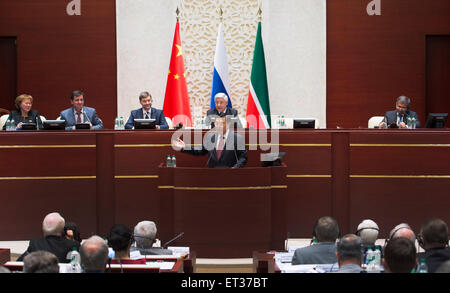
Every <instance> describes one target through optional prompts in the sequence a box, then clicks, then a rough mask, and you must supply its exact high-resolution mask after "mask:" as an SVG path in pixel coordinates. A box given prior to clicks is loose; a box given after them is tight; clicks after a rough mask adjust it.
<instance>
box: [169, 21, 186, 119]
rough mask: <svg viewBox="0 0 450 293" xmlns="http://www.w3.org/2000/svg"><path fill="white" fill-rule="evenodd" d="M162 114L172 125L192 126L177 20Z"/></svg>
mask: <svg viewBox="0 0 450 293" xmlns="http://www.w3.org/2000/svg"><path fill="white" fill-rule="evenodd" d="M163 111H164V115H165V116H166V117H169V118H170V119H172V121H173V125H174V126H175V125H177V124H178V123H182V124H183V126H192V118H191V108H190V106H189V96H188V91H187V85H186V74H185V72H184V62H183V48H182V47H181V38H180V25H179V23H178V21H177V24H176V27H175V36H174V38H173V45H172V56H171V58H170V66H169V75H168V76H167V85H166V95H165V98H164V108H163Z"/></svg>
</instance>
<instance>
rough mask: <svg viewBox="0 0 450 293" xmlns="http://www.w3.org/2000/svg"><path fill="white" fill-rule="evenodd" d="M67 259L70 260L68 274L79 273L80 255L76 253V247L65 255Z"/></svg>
mask: <svg viewBox="0 0 450 293" xmlns="http://www.w3.org/2000/svg"><path fill="white" fill-rule="evenodd" d="M66 258H67V259H70V269H69V271H68V272H69V273H81V265H80V260H81V257H80V253H79V252H78V251H77V249H76V247H74V248H73V249H72V251H71V252H69V253H68V254H67V257H66Z"/></svg>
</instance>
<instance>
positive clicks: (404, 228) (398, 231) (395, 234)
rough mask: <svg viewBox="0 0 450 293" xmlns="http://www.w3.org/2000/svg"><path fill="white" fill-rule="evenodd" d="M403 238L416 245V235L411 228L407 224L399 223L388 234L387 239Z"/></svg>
mask: <svg viewBox="0 0 450 293" xmlns="http://www.w3.org/2000/svg"><path fill="white" fill-rule="evenodd" d="M399 237H404V238H408V239H409V240H411V241H412V242H413V243H416V234H415V233H414V231H413V229H412V228H411V226H409V225H408V224H407V223H401V224H398V225H397V226H395V227H394V229H392V230H391V232H390V233H389V239H394V238H399Z"/></svg>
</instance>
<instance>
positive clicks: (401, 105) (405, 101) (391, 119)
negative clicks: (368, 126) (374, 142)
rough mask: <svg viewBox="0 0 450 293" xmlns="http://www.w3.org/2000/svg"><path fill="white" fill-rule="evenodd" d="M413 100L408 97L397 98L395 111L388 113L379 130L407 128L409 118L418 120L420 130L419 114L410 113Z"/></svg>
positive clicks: (417, 124)
mask: <svg viewBox="0 0 450 293" xmlns="http://www.w3.org/2000/svg"><path fill="white" fill-rule="evenodd" d="M410 107H411V100H410V99H409V98H408V97H406V96H400V97H398V98H397V102H396V104H395V110H392V111H387V112H386V114H385V115H384V118H383V120H382V121H381V123H380V125H379V128H386V127H391V125H392V126H394V128H395V126H396V127H398V128H407V123H408V117H410V118H415V119H416V128H420V121H419V118H418V117H417V113H416V112H414V111H410V110H409V108H410Z"/></svg>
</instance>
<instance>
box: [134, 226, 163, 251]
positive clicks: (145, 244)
mask: <svg viewBox="0 0 450 293" xmlns="http://www.w3.org/2000/svg"><path fill="white" fill-rule="evenodd" d="M157 231H158V230H157V229H156V224H155V222H153V221H141V222H139V223H138V224H137V225H136V226H135V227H134V234H133V237H134V240H135V242H136V247H132V248H131V251H136V250H137V251H139V252H140V253H141V254H142V255H167V254H172V251H171V250H168V249H164V248H161V247H153V243H154V242H155V239H156V232H157Z"/></svg>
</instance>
